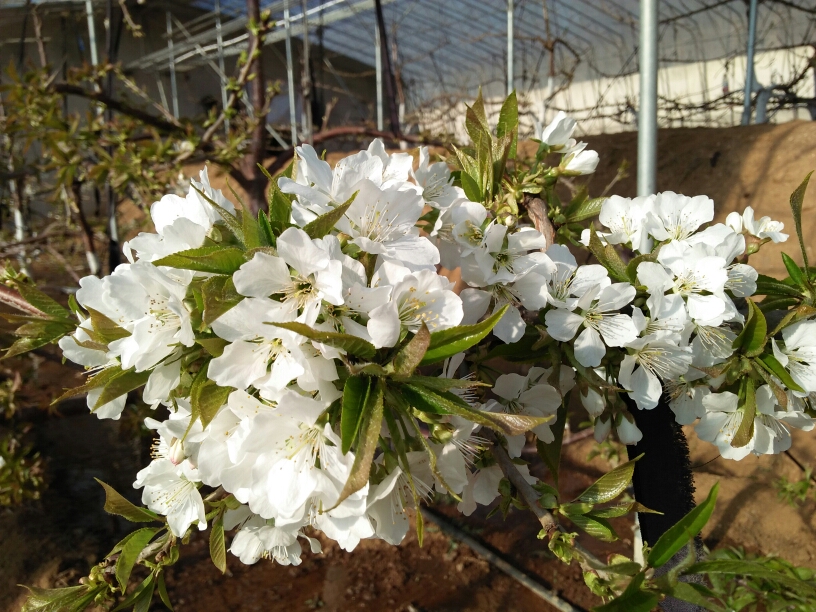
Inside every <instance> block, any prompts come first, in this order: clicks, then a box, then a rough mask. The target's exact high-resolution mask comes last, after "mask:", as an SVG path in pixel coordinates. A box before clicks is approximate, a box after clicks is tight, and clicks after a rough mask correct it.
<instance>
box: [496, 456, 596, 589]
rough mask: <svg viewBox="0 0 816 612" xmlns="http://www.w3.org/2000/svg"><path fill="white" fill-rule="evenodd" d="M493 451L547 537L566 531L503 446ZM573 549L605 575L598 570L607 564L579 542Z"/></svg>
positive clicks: (588, 564)
mask: <svg viewBox="0 0 816 612" xmlns="http://www.w3.org/2000/svg"><path fill="white" fill-rule="evenodd" d="M492 450H493V456H494V457H495V458H496V463H498V465H499V468H501V471H502V473H503V474H504V475H505V476H506V477H507V480H509V481H510V484H512V485H513V486H514V487H515V488H516V490H517V491H518V492H519V494H520V495H521V497H522V499H524V502H525V503H526V504H527V506H528V507H529V508H530V510H531V511H532V512H533V514H535V515H536V518H537V519H538V522H539V523H541V527H542V528H543V529H544V531H545V532H546V534H547V536H548V537H552V535H553V534H554V533H555V532H556V531H564V529H563V528H562V527H561V526H560V525H559V524H558V522H557V521H556V520H555V517H554V516H553V515H552V514H551V513H550V512H548V511H547V510H545V509H544V508H542V507H541V506H540V505H539V504H538V497H539V496H538V493H537V492H536V490H535V489H534V488H533V486H532V485H531V484H530V483H529V482H527V481H526V480H524V477H523V476H522V475H521V472H519V471H518V469H517V468H516V464H515V463H513V461H512V460H511V459H510V457H509V456H508V455H507V453H506V452H505V450H504V449H503V448H502V447H501V445H499V444H494V445H493V449H492ZM572 547H573V550H575V552H576V553H578V555H580V556H581V557H583V559H584V562H583V563H582V565H586V566H587V567H588V568H592V569H593V570H595V571H597V572H598V575H600V576H602V577H603V576H604V575H605V572H603V571H602V570H598V569H597V568H598V567H603V566H604V565H606V564H605V563H603V562H602V561H601V560H600V559H598V558H597V557H596V556H595V555H593V554H592V553H591V552H589V551H588V550H587V549H586V548H584V547H583V546H581V545H580V544H578V543H577V542H573V544H572Z"/></svg>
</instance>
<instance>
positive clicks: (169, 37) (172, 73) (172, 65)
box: [167, 11, 179, 119]
mask: <svg viewBox="0 0 816 612" xmlns="http://www.w3.org/2000/svg"><path fill="white" fill-rule="evenodd" d="M167 50H168V51H169V53H170V95H171V96H172V98H173V117H175V118H176V119H178V118H179V103H178V87H177V86H176V58H175V54H174V53H173V16H172V15H171V14H170V11H167Z"/></svg>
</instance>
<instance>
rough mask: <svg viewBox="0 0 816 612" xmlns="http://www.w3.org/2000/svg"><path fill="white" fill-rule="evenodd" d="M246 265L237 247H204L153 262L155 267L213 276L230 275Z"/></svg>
mask: <svg viewBox="0 0 816 612" xmlns="http://www.w3.org/2000/svg"><path fill="white" fill-rule="evenodd" d="M245 263H246V259H245V258H244V253H243V251H241V249H239V248H236V247H225V246H221V245H213V246H203V247H198V248H197V249H188V250H186V251H181V252H179V253H173V254H172V255H167V256H166V257H162V258H161V259H158V260H156V261H154V262H153V265H155V266H167V267H169V268H180V269H182V270H195V271H196V272H210V273H211V274H229V275H232V273H233V272H235V271H236V270H238V268H240V267H241V266H242V265H243V264H245Z"/></svg>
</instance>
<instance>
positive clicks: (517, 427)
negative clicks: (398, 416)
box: [401, 385, 553, 436]
mask: <svg viewBox="0 0 816 612" xmlns="http://www.w3.org/2000/svg"><path fill="white" fill-rule="evenodd" d="M401 390H402V392H403V396H404V397H405V399H406V400H407V401H408V402H410V403H411V405H413V406H414V407H415V408H417V409H418V410H421V411H423V412H430V413H431V414H455V415H457V416H461V417H464V418H466V419H468V420H469V421H472V422H474V423H479V424H480V425H484V426H485V427H490V428H491V429H495V430H497V431H500V432H502V433H504V434H506V435H508V436H515V435H518V434H522V433H525V432H527V431H530V430H531V429H533V428H534V427H536V426H538V425H541V424H543V423H547V422H549V421H551V420H552V419H553V416H551V415H549V416H545V417H529V416H525V415H522V414H505V413H502V412H486V411H483V410H476V409H475V408H472V407H471V406H470V405H468V404H467V403H466V402H464V401H462V400H461V399H460V398H458V397H457V396H455V395H452V394H445V395H443V394H441V393H437V392H435V391H431V390H430V389H427V388H425V387H423V386H421V385H403V386H402V389H401Z"/></svg>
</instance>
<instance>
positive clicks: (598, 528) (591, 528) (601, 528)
mask: <svg viewBox="0 0 816 612" xmlns="http://www.w3.org/2000/svg"><path fill="white" fill-rule="evenodd" d="M569 520H571V521H572V522H573V523H575V525H576V527H578V528H579V529H583V530H584V531H586V532H587V533H588V534H589V535H591V536H592V537H593V538H597V539H599V540H601V542H614V541H616V540H618V534H617V533H615V530H614V529H613V528H612V525H610V524H609V522H608V521H607V520H606V519H604V518H600V517H596V516H593V515H592V514H571V515H570V517H569Z"/></svg>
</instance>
